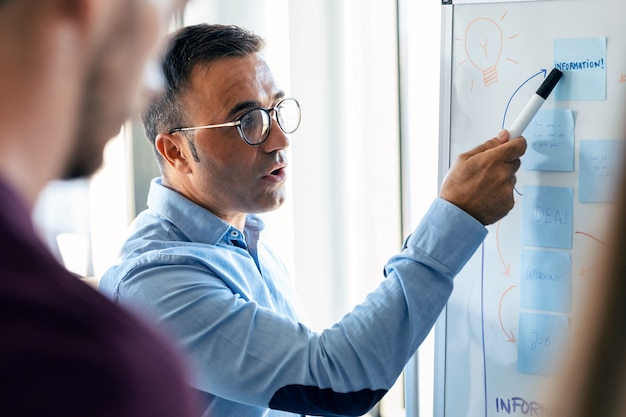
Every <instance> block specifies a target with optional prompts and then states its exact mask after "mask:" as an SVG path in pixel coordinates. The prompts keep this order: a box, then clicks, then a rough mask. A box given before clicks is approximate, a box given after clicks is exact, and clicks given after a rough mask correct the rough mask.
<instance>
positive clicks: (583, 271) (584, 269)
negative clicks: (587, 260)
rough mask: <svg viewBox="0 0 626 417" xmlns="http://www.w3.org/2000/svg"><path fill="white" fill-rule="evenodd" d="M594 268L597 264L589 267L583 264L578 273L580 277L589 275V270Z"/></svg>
mask: <svg viewBox="0 0 626 417" xmlns="http://www.w3.org/2000/svg"><path fill="white" fill-rule="evenodd" d="M596 268H597V266H592V267H591V268H587V267H586V266H584V265H583V266H582V268H580V273H579V274H578V275H579V276H581V277H584V276H587V275H590V272H591V271H593V270H594V269H596Z"/></svg>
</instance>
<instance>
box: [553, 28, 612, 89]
mask: <svg viewBox="0 0 626 417" xmlns="http://www.w3.org/2000/svg"><path fill="white" fill-rule="evenodd" d="M554 67H555V68H557V69H559V70H561V72H563V77H562V78H561V80H560V81H559V83H558V84H557V85H556V87H555V89H554V97H555V99H556V100H559V101H570V100H606V38H600V37H598V38H579V39H555V40H554Z"/></svg>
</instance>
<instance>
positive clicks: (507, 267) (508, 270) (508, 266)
mask: <svg viewBox="0 0 626 417" xmlns="http://www.w3.org/2000/svg"><path fill="white" fill-rule="evenodd" d="M501 222H502V221H501V220H499V221H498V225H497V226H496V246H497V247H498V256H499V257H500V262H502V266H503V267H504V271H503V272H502V273H503V274H504V275H506V276H507V277H510V276H511V264H510V263H506V262H505V261H504V257H503V256H502V250H501V249H500V223H501Z"/></svg>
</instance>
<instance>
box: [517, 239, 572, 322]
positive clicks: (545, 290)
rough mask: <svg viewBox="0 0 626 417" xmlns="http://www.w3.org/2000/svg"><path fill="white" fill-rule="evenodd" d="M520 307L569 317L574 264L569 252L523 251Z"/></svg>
mask: <svg viewBox="0 0 626 417" xmlns="http://www.w3.org/2000/svg"><path fill="white" fill-rule="evenodd" d="M521 267H522V270H521V274H520V307H521V308H526V309H530V310H543V311H555V312H560V313H569V312H570V308H571V292H572V280H571V276H572V262H571V258H570V254H569V252H562V251H546V250H529V249H524V250H522V259H521Z"/></svg>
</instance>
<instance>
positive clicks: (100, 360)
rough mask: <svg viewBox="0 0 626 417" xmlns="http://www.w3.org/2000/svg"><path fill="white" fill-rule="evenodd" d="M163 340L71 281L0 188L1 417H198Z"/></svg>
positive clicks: (23, 209)
mask: <svg viewBox="0 0 626 417" xmlns="http://www.w3.org/2000/svg"><path fill="white" fill-rule="evenodd" d="M195 410H196V408H195V407H194V404H193V400H192V394H191V392H190V390H189V388H187V385H186V383H185V380H184V375H183V371H182V368H181V364H180V362H179V361H178V359H177V357H176V356H175V353H174V350H173V349H172V348H171V347H170V346H169V345H168V344H167V343H166V342H165V341H164V339H163V338H162V336H161V335H158V334H157V333H156V332H155V331H153V330H150V329H148V328H147V327H146V325H145V324H143V323H140V322H139V321H138V319H137V318H134V317H133V316H131V315H130V314H129V313H127V312H125V311H124V310H122V309H121V308H120V307H118V306H115V305H114V304H112V303H111V302H110V301H109V300H107V299H106V298H105V297H104V296H102V295H100V294H99V293H98V292H97V291H96V290H94V289H92V288H91V287H89V286H88V285H86V284H85V283H83V282H81V281H80V280H79V279H78V278H76V277H74V276H72V275H70V274H69V273H68V272H67V271H66V270H65V269H64V268H63V267H62V266H60V265H59V263H58V262H57V261H56V259H55V258H54V257H53V256H52V255H51V254H50V252H49V251H48V250H47V248H46V247H45V246H44V245H43V244H42V242H41V241H40V239H39V238H38V236H37V235H36V233H35V230H34V228H33V225H32V222H31V219H30V215H29V213H28V210H27V209H26V207H25V206H24V205H23V204H22V202H21V200H19V198H18V197H17V195H16V194H15V193H14V192H13V191H12V190H11V189H9V188H8V187H7V186H6V184H4V183H3V182H1V181H0V416H12V417H19V416H37V417H40V416H47V417H56V416H58V417H61V416H62V417H104V416H107V417H109V416H110V417H131V416H132V417H189V416H197V415H199V413H196V412H195Z"/></svg>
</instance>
